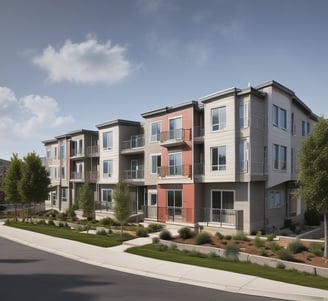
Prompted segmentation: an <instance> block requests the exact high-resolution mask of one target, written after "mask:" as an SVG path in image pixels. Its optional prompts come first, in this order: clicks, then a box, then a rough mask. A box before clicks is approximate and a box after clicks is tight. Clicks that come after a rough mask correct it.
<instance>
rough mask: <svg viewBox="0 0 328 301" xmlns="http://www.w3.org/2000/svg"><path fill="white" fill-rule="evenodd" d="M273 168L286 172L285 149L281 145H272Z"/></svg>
mask: <svg viewBox="0 0 328 301" xmlns="http://www.w3.org/2000/svg"><path fill="white" fill-rule="evenodd" d="M272 155H273V168H274V169H280V170H286V169H287V147H286V146H283V145H278V144H273V149H272Z"/></svg>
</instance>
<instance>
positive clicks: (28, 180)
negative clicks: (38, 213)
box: [19, 152, 50, 204]
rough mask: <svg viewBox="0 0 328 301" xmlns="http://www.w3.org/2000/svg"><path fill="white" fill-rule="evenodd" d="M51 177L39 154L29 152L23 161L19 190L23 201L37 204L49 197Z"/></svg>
mask: <svg viewBox="0 0 328 301" xmlns="http://www.w3.org/2000/svg"><path fill="white" fill-rule="evenodd" d="M49 185H50V179H49V177H48V173H47V171H46V169H45V168H44V166H42V162H41V159H40V157H39V156H37V155H36V154H35V153H34V152H33V153H29V154H27V156H26V157H24V160H23V162H22V177H21V180H20V182H19V191H20V195H21V198H22V201H23V203H32V204H37V203H41V202H44V201H45V200H46V199H47V198H48V190H49Z"/></svg>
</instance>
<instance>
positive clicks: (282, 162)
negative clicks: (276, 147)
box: [280, 145, 287, 170]
mask: <svg viewBox="0 0 328 301" xmlns="http://www.w3.org/2000/svg"><path fill="white" fill-rule="evenodd" d="M286 167H287V147H286V146H282V145H281V146H280V169H281V170H286Z"/></svg>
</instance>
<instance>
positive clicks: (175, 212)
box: [166, 190, 182, 217]
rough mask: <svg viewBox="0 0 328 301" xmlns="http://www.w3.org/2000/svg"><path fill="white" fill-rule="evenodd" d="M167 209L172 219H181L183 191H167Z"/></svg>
mask: <svg viewBox="0 0 328 301" xmlns="http://www.w3.org/2000/svg"><path fill="white" fill-rule="evenodd" d="M166 198H167V208H168V213H169V216H170V217H181V215H182V190H168V191H167V196H166Z"/></svg>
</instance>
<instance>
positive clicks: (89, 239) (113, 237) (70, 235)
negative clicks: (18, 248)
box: [6, 222, 133, 248]
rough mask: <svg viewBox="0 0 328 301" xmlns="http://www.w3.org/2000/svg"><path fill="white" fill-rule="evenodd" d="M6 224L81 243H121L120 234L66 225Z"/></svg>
mask: <svg viewBox="0 0 328 301" xmlns="http://www.w3.org/2000/svg"><path fill="white" fill-rule="evenodd" d="M6 225H7V226H10V227H15V228H19V229H23V230H28V231H33V232H37V233H42V234H46V235H51V236H55V237H59V238H65V239H70V240H74V241H78V242H81V243H86V244H90V245H95V246H99V247H105V248H108V247H114V246H117V245H120V244H121V236H120V234H110V235H107V236H104V235H95V234H85V233H79V232H78V231H75V230H71V229H70V228H66V227H56V226H49V225H43V224H41V225H39V224H30V223H23V222H9V223H6ZM132 238H133V237H131V236H130V235H127V234H124V235H123V240H129V239H132Z"/></svg>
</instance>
